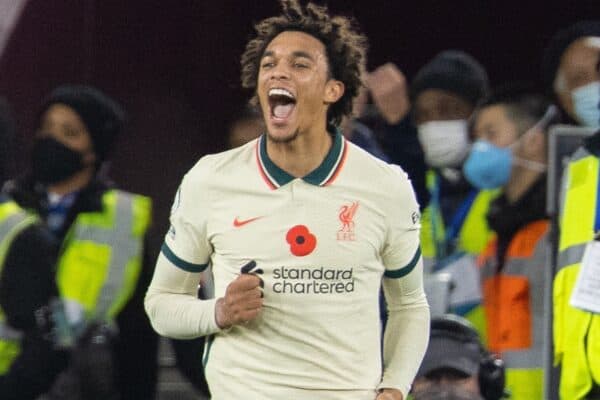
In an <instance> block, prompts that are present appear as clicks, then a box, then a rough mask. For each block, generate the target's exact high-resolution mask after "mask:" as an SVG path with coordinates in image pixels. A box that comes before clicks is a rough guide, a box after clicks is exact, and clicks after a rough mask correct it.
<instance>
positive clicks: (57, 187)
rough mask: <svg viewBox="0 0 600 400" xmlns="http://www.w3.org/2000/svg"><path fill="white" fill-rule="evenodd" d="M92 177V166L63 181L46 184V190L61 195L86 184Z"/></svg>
mask: <svg viewBox="0 0 600 400" xmlns="http://www.w3.org/2000/svg"><path fill="white" fill-rule="evenodd" d="M93 177H94V169H93V167H90V168H86V169H83V170H81V171H79V172H77V173H76V174H75V175H73V176H71V177H70V178H67V179H65V180H64V181H61V182H57V183H53V184H51V185H48V191H49V192H52V193H56V194H58V195H60V196H63V195H65V194H68V193H72V192H75V191H77V190H80V189H82V188H84V187H85V186H87V185H88V184H89V183H90V182H91V180H92V178H93Z"/></svg>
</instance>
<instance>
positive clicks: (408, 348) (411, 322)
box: [378, 177, 430, 398]
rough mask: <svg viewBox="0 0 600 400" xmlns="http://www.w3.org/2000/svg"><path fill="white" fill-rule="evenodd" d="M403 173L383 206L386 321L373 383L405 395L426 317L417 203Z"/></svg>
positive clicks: (419, 355)
mask: <svg viewBox="0 0 600 400" xmlns="http://www.w3.org/2000/svg"><path fill="white" fill-rule="evenodd" d="M403 178H404V179H399V180H398V186H397V187H396V189H397V190H396V191H395V195H394V193H392V195H393V198H392V199H390V200H391V204H390V205H389V208H388V209H389V212H388V215H389V232H388V235H387V237H388V239H387V243H386V245H385V248H384V251H383V262H384V265H385V268H386V270H385V273H384V279H383V289H384V294H385V299H386V303H387V308H388V321H387V325H386V329H385V333H384V345H383V361H384V363H383V367H384V370H383V377H382V381H381V383H380V384H379V386H378V388H379V389H384V388H394V389H398V390H400V391H401V392H402V394H403V395H404V398H406V397H407V395H408V392H409V390H410V387H411V384H412V381H413V379H414V377H415V375H416V373H417V371H418V369H419V366H420V364H421V361H422V359H423V356H424V354H425V350H426V348H427V344H428V341H429V323H430V322H429V305H428V304H427V298H426V297H425V291H424V289H423V260H422V257H421V251H420V247H419V233H420V222H419V219H420V215H419V205H418V203H417V201H416V199H415V195H414V191H413V190H412V187H411V185H410V181H409V180H408V179H406V178H405V177H403Z"/></svg>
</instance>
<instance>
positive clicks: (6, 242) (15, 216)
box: [0, 101, 66, 400]
mask: <svg viewBox="0 0 600 400" xmlns="http://www.w3.org/2000/svg"><path fill="white" fill-rule="evenodd" d="M12 137H13V123H12V119H11V118H10V112H9V109H8V106H7V104H6V103H5V102H4V101H2V102H0V186H1V185H2V184H3V183H4V181H5V180H6V177H7V168H6V167H7V165H8V164H9V161H11V159H12V155H13V153H12V151H11V150H12V147H11V145H12ZM57 250H58V248H57V243H56V241H55V240H54V238H53V237H52V236H51V235H50V233H49V232H48V231H47V230H46V229H44V227H43V226H42V225H41V224H40V222H39V221H38V220H37V219H36V218H35V217H33V216H30V215H28V214H27V213H26V211H25V210H23V209H21V208H20V207H19V206H18V205H17V204H16V203H15V202H14V201H12V199H10V198H9V197H7V196H6V195H4V194H0V398H2V399H4V400H28V399H34V398H36V397H37V394H38V393H41V392H42V391H44V390H46V389H48V388H49V386H50V385H51V383H52V381H53V380H54V378H55V376H56V373H55V372H54V371H56V370H59V369H60V368H64V365H65V364H66V354H65V353H60V352H53V351H51V347H52V343H51V341H50V340H48V336H49V333H50V332H49V331H48V330H47V329H44V328H43V327H41V326H39V325H38V324H37V323H36V319H35V317H34V315H35V313H36V310H40V309H41V308H42V307H43V306H44V305H45V304H48V303H49V302H50V299H51V298H53V297H54V298H55V297H56V295H57V289H56V285H54V260H55V253H56V251H57ZM25 285H27V286H28V287H29V288H31V291H23V290H15V288H22V287H25ZM31 365H43V366H44V370H40V369H39V368H35V369H30V368H27V367H28V366H31Z"/></svg>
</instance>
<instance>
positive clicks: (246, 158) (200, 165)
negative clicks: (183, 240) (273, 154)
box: [186, 140, 256, 182]
mask: <svg viewBox="0 0 600 400" xmlns="http://www.w3.org/2000/svg"><path fill="white" fill-rule="evenodd" d="M255 153H256V140H253V141H251V142H249V143H246V144H244V145H242V146H240V147H236V148H234V149H230V150H225V151H222V152H220V153H213V154H207V155H205V156H203V157H201V158H200V159H199V160H198V161H197V162H196V164H195V165H194V166H193V167H192V168H191V169H190V170H189V171H188V172H187V174H186V179H187V180H191V181H194V182H207V181H212V180H215V179H217V180H219V179H221V178H222V177H223V176H224V175H225V174H228V173H229V172H231V171H236V170H238V169H239V168H244V167H245V166H247V165H248V164H249V163H251V162H255V158H256V154H255ZM238 172H239V170H238Z"/></svg>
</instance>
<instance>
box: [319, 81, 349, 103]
mask: <svg viewBox="0 0 600 400" xmlns="http://www.w3.org/2000/svg"><path fill="white" fill-rule="evenodd" d="M344 90H345V86H344V83H343V82H342V81H338V80H335V79H330V80H329V81H327V83H326V84H325V96H324V99H323V100H324V101H325V102H326V103H329V104H332V103H335V102H336V101H338V100H339V99H340V98H341V97H342V96H343V95H344Z"/></svg>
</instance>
